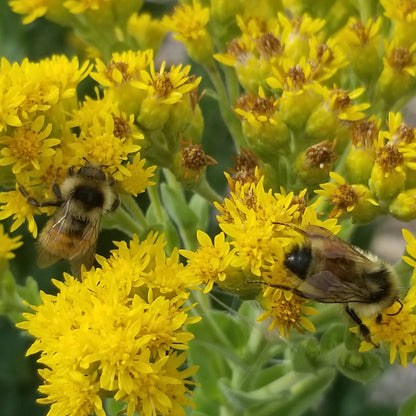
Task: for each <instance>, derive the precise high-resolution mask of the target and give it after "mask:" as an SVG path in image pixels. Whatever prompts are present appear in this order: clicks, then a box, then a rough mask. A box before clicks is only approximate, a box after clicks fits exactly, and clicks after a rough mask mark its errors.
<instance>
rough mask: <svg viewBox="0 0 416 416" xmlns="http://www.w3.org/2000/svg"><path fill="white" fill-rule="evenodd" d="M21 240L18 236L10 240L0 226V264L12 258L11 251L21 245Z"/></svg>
mask: <svg viewBox="0 0 416 416" xmlns="http://www.w3.org/2000/svg"><path fill="white" fill-rule="evenodd" d="M0 195H1V194H0ZM0 215H1V213H0ZM21 238H22V236H20V235H18V236H17V237H12V238H11V237H9V236H8V234H6V233H5V232H4V226H3V224H0V262H3V261H4V260H9V259H12V258H14V256H15V255H14V253H13V250H16V249H17V248H18V247H20V246H21V245H22V244H23V241H20V239H21Z"/></svg>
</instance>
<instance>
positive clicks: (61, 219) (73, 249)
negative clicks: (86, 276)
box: [38, 201, 101, 269]
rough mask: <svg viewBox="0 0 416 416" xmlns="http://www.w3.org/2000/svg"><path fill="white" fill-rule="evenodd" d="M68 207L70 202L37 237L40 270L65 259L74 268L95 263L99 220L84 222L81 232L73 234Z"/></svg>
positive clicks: (68, 202)
mask: <svg viewBox="0 0 416 416" xmlns="http://www.w3.org/2000/svg"><path fill="white" fill-rule="evenodd" d="M69 204H70V201H67V202H66V204H65V206H64V207H63V208H62V210H61V211H60V212H59V213H58V214H57V215H56V216H55V217H54V218H52V219H51V220H50V221H49V222H48V223H47V224H46V226H45V228H44V230H43V231H42V233H41V235H40V236H39V252H38V265H39V267H41V268H44V267H48V266H50V265H51V264H53V263H55V262H56V261H58V260H62V259H65V260H68V261H69V262H70V263H71V266H72V264H73V265H74V268H75V269H80V267H81V264H85V265H86V266H87V267H88V268H90V267H91V266H92V264H93V262H94V253H95V248H96V244H97V238H98V232H99V228H100V222H101V221H100V219H101V218H100V217H98V218H97V219H96V220H95V221H89V222H87V223H86V225H85V227H84V229H83V231H82V233H75V232H73V230H72V226H71V221H72V217H71V215H70V213H69ZM78 263H79V266H78Z"/></svg>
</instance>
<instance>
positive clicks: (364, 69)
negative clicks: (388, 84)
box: [336, 17, 382, 80]
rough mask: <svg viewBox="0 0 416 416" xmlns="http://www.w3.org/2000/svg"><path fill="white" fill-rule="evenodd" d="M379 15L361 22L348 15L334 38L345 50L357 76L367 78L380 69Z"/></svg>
mask: <svg viewBox="0 0 416 416" xmlns="http://www.w3.org/2000/svg"><path fill="white" fill-rule="evenodd" d="M381 23H382V19H381V17H379V18H378V19H376V20H373V19H372V18H370V19H368V20H367V21H366V22H365V23H363V22H362V21H361V20H360V19H359V18H356V17H350V19H349V20H348V22H347V24H346V25H345V27H344V28H343V29H342V30H341V31H340V32H339V33H338V35H337V36H336V40H337V42H338V44H339V46H341V47H342V48H343V50H345V51H346V53H347V55H348V58H349V61H350V66H351V68H352V69H353V70H354V71H355V72H356V73H357V74H358V76H359V77H361V78H363V79H365V80H369V79H370V77H373V78H372V79H374V77H375V76H377V75H375V74H378V73H380V71H381V69H382V65H381V63H382V61H381V56H380V55H381V53H380V33H379V32H380V26H381Z"/></svg>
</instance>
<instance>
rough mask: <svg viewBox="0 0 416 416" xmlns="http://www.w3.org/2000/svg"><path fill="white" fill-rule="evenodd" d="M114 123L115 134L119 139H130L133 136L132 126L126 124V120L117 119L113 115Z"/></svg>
mask: <svg viewBox="0 0 416 416" xmlns="http://www.w3.org/2000/svg"><path fill="white" fill-rule="evenodd" d="M113 121H114V131H113V134H114V136H116V137H117V138H119V139H125V138H126V137H129V136H130V134H131V128H130V125H129V124H128V123H127V122H126V120H124V119H122V118H121V117H116V116H114V115H113Z"/></svg>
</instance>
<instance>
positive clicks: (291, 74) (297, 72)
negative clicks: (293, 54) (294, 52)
mask: <svg viewBox="0 0 416 416" xmlns="http://www.w3.org/2000/svg"><path fill="white" fill-rule="evenodd" d="M287 76H288V78H290V79H291V80H292V83H293V85H295V86H296V87H298V88H302V86H303V84H304V83H305V81H306V77H305V73H304V72H303V69H302V68H301V67H300V65H295V66H292V67H291V68H289V70H288V71H287Z"/></svg>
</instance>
